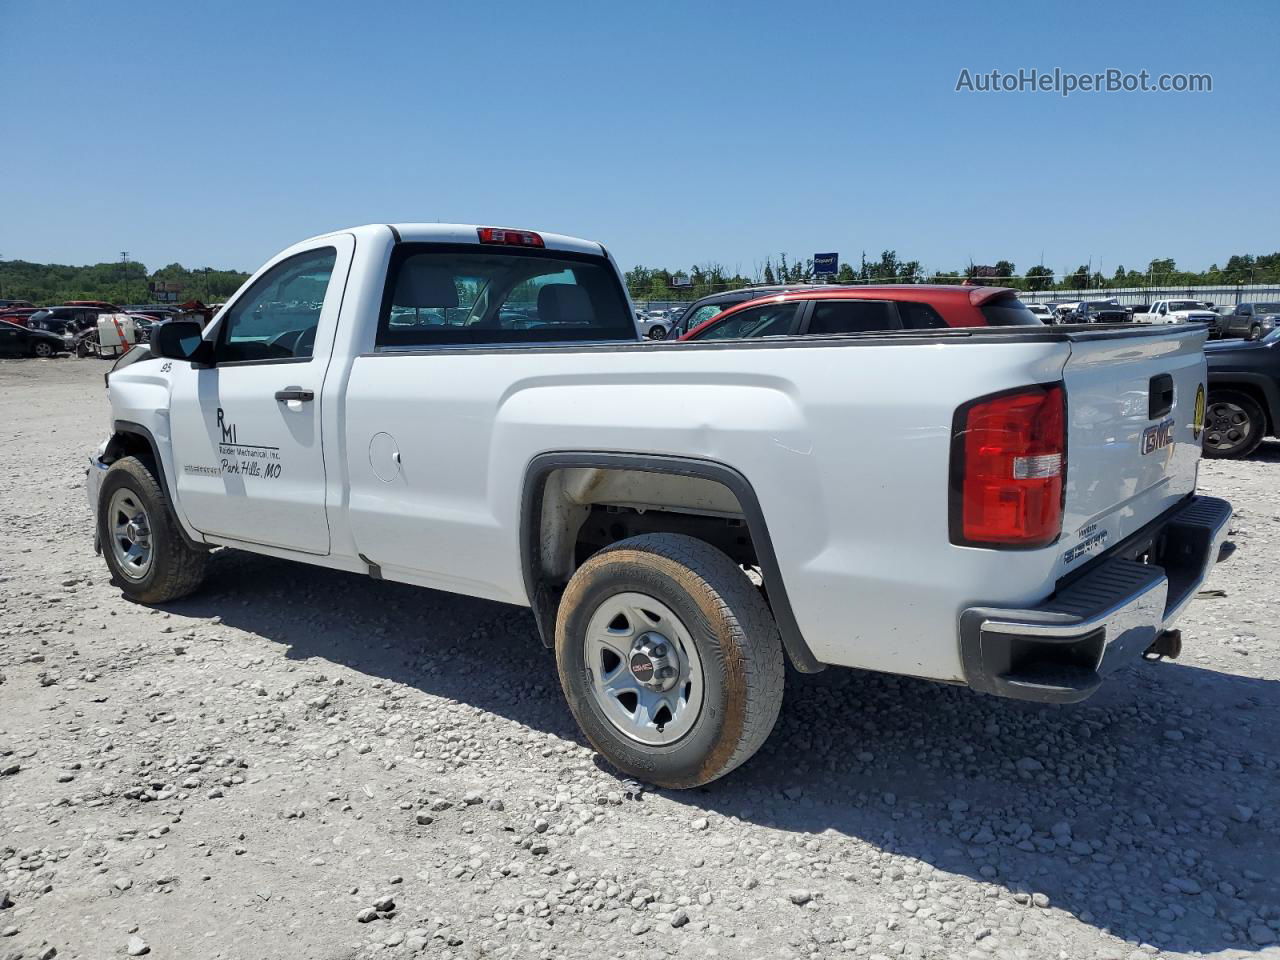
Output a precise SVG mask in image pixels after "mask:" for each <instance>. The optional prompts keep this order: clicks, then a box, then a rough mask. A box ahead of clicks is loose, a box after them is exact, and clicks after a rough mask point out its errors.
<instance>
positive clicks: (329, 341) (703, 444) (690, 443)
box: [88, 224, 1231, 787]
mask: <svg viewBox="0 0 1280 960" xmlns="http://www.w3.org/2000/svg"><path fill="white" fill-rule="evenodd" d="M989 295H990V291H987V290H986V289H985V288H975V289H974V292H973V296H975V297H984V296H989ZM975 302H976V301H975ZM634 317H635V314H634V311H633V309H632V305H631V304H630V302H629V300H628V297H627V294H626V289H625V286H624V285H623V283H622V280H621V277H620V275H619V272H618V269H617V267H616V266H615V264H614V262H613V260H612V259H611V258H610V257H609V255H608V253H607V252H606V251H605V250H604V248H602V247H601V246H600V245H599V244H596V243H589V242H586V241H582V240H574V239H571V238H569V237H563V236H556V235H553V234H547V233H534V232H531V231H525V230H506V229H498V228H489V227H475V226H451V225H440V224H434V225H396V226H389V225H373V226H363V227H356V228H353V229H350V230H342V231H339V232H336V233H332V234H328V235H325V236H321V237H316V238H314V239H311V240H307V241H305V242H303V243H300V244H297V245H296V246H294V247H291V248H290V249H288V250H285V251H284V252H283V253H281V254H279V255H278V256H277V257H275V258H274V259H272V260H271V261H270V262H268V263H267V264H266V265H265V266H264V267H263V268H262V269H261V270H259V271H258V272H257V273H256V274H255V275H254V276H253V277H251V278H250V279H249V281H248V282H247V283H246V284H245V285H244V286H243V287H242V288H241V289H240V291H239V292H238V293H237V294H236V295H235V296H234V297H232V298H231V299H230V300H229V301H228V303H227V304H226V305H225V306H224V307H223V308H222V310H221V311H219V313H218V314H217V315H216V316H215V317H214V319H213V320H212V322H211V323H209V324H208V325H207V326H206V327H204V328H203V329H202V328H201V326H200V325H199V324H195V323H189V322H182V321H171V322H169V323H165V324H162V325H160V326H159V327H157V329H156V335H155V337H154V342H153V343H152V344H151V345H150V348H149V354H148V352H144V351H133V354H134V355H135V356H137V357H141V358H142V359H137V360H136V361H135V362H131V363H128V365H125V363H126V361H121V364H120V365H118V367H117V369H115V370H114V371H113V372H112V373H111V374H110V375H109V379H108V389H109V395H110V402H111V410H112V423H111V430H110V435H109V437H108V438H107V440H106V441H105V442H104V443H103V444H102V446H101V447H100V448H99V449H98V450H97V452H96V453H94V455H93V456H92V457H91V458H90V468H89V488H88V495H89V501H90V503H91V505H92V506H93V508H94V509H95V511H96V539H97V542H98V544H99V545H100V548H101V551H102V553H103V555H104V557H105V560H106V563H107V565H108V567H109V568H110V570H111V573H112V576H113V578H114V580H115V582H116V583H117V584H118V585H119V586H120V587H121V589H122V590H123V592H124V594H125V595H126V596H127V597H129V598H132V599H134V600H136V601H138V602H141V603H152V604H154V603H164V602H167V601H170V600H174V599H176V598H178V597H181V596H183V595H184V594H187V593H190V592H191V591H193V590H195V589H196V588H197V587H198V586H199V585H200V582H201V578H202V576H203V574H204V570H205V565H206V559H207V555H208V552H209V551H210V550H211V549H213V548H216V547H220V546H226V547H233V548H237V549H240V550H247V551H252V552H256V553H262V554H267V555H271V556H275V557H285V558H290V559H294V560H299V561H302V562H304V563H311V564H317V565H320V566H325V567H332V568H336V569H340V570H347V571H352V572H354V573H359V574H365V575H368V576H371V577H380V578H386V579H388V580H396V581H401V582H405V583H411V584H420V585H422V586H425V587H432V588H436V589H440V590H448V591H454V592H457V593H464V594H470V595H474V596H478V597H487V598H490V599H493V600H498V601H503V602H507V603H513V604H522V605H526V606H529V607H531V608H532V609H533V614H534V620H535V622H536V625H537V629H538V632H539V633H540V635H541V638H542V641H543V642H544V643H546V644H547V645H548V646H550V647H554V649H555V656H556V660H557V663H558V668H559V675H560V682H561V685H562V687H563V690H564V693H565V696H566V698H567V700H568V705H569V708H570V710H571V711H572V712H573V715H574V717H575V718H576V719H577V721H578V723H579V724H580V726H581V728H582V730H583V731H584V733H585V734H586V736H587V738H588V739H589V740H590V741H591V743H592V744H593V745H594V746H595V747H596V748H597V749H598V750H599V751H600V752H601V753H602V754H603V755H604V756H605V757H607V758H608V759H609V760H610V761H611V762H612V763H614V764H615V765H616V766H617V767H619V768H620V769H622V770H624V771H626V772H627V773H628V774H631V775H634V776H637V777H641V778H643V779H646V780H649V781H651V782H654V783H657V784H660V785H664V786H671V787H690V786H694V785H697V784H702V783H706V782H707V781H710V780H713V779H715V778H716V777H719V776H722V775H723V774H725V773H726V772H728V771H729V770H732V769H733V768H734V767H736V766H737V765H739V764H740V763H742V762H743V761H744V760H746V759H747V758H748V757H749V756H751V754H752V753H753V752H754V751H755V750H756V749H757V748H759V747H760V745H761V744H762V743H763V742H764V740H765V738H766V737H767V736H768V734H769V731H770V729H771V728H772V726H773V724H774V721H775V719H776V717H777V714H778V710H779V707H780V705H781V701H782V691H783V675H784V657H785V658H786V659H788V660H789V661H790V662H791V663H792V664H793V665H794V667H795V668H796V669H798V670H800V671H806V672H812V671H817V670H820V669H822V668H823V667H824V666H825V665H836V666H847V667H860V668H865V669H871V670H880V671H888V672H892V673H900V674H910V675H914V676H918V677H927V678H932V679H935V680H939V681H945V682H952V683H963V684H968V685H969V686H970V687H973V688H974V689H976V690H979V691H982V692H985V693H990V694H996V695H1001V696H1006V697H1017V698H1023V699H1030V700H1038V701H1042V702H1059V703H1062V702H1074V701H1078V700H1081V699H1083V698H1085V697H1087V696H1089V695H1090V694H1091V693H1092V692H1093V691H1094V690H1095V689H1096V688H1097V687H1098V686H1099V684H1100V683H1101V682H1102V678H1103V677H1104V675H1106V674H1107V673H1109V672H1111V671H1113V670H1114V669H1115V668H1116V667H1118V666H1121V665H1122V664H1125V663H1129V662H1132V661H1135V660H1137V659H1138V658H1139V657H1141V656H1143V655H1144V654H1146V655H1149V656H1152V657H1158V656H1160V655H1176V654H1177V652H1178V648H1179V645H1180V640H1179V637H1178V635H1177V632H1176V631H1174V630H1172V629H1170V628H1171V624H1172V623H1173V621H1174V620H1175V618H1176V617H1177V616H1178V614H1179V612H1180V611H1181V610H1182V608H1183V607H1184V605H1185V604H1186V603H1188V602H1189V600H1190V599H1191V597H1192V596H1193V595H1194V593H1195V590H1196V587H1197V585H1198V584H1199V583H1200V582H1201V581H1202V580H1203V579H1204V577H1205V576H1206V574H1207V572H1208V571H1209V569H1210V567H1211V565H1212V564H1213V563H1214V562H1215V561H1216V560H1217V559H1218V557H1219V552H1220V547H1221V546H1222V542H1223V538H1224V536H1225V533H1226V530H1227V523H1228V521H1229V518H1230V516H1231V508H1230V505H1229V504H1227V503H1226V502H1225V501H1222V500H1218V499H1214V498H1211V497H1203V496H1197V495H1196V493H1195V487H1196V474H1197V469H1198V464H1199V458H1200V435H1201V431H1202V428H1203V423H1204V389H1205V361H1204V353H1203V350H1202V346H1203V343H1204V337H1205V332H1204V328H1203V327H1199V326H1194V325H1184V326H1179V327H1134V326H1133V325H1124V326H1123V327H1121V328H1114V327H1110V326H1107V325H1089V326H1087V327H1071V326H1055V327H1040V326H1010V327H989V328H966V329H924V330H897V331H881V332H872V333H862V334H842V335H831V336H809V337H782V338H776V339H769V340H756V341H728V342H719V341H709V342H691V343H665V342H652V341H649V342H646V341H643V340H642V339H641V338H640V336H639V335H638V333H637V330H636V326H635V319H634ZM655 404H657V405H658V406H660V407H661V408H662V409H663V410H664V411H666V412H667V413H666V414H665V415H664V416H662V417H659V418H654V417H651V416H647V415H644V414H643V413H642V411H644V410H646V409H652V407H653V406H654V405H655Z"/></svg>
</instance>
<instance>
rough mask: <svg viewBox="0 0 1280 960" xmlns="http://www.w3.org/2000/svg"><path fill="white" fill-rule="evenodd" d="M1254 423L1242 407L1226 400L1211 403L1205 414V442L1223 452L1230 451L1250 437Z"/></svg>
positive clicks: (1206, 444)
mask: <svg viewBox="0 0 1280 960" xmlns="http://www.w3.org/2000/svg"><path fill="white" fill-rule="evenodd" d="M1252 426H1253V424H1252V422H1251V421H1250V419H1249V414H1247V413H1246V412H1245V411H1244V410H1243V409H1242V408H1241V407H1238V406H1236V405H1235V404H1234V403H1230V402H1229V401H1226V400H1219V401H1217V402H1216V403H1211V404H1209V412H1208V414H1207V415H1206V416H1205V424H1204V444H1205V446H1206V447H1212V448H1213V449H1214V450H1217V451H1220V452H1221V453H1230V452H1231V451H1232V450H1234V449H1236V447H1238V446H1240V445H1241V444H1242V443H1244V442H1245V440H1246V439H1248V437H1249V432H1250V430H1251V428H1252Z"/></svg>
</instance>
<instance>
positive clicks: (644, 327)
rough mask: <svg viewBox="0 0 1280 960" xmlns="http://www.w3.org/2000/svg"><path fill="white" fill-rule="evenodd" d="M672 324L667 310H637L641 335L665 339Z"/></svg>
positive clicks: (637, 326)
mask: <svg viewBox="0 0 1280 960" xmlns="http://www.w3.org/2000/svg"><path fill="white" fill-rule="evenodd" d="M670 325H671V324H670V321H669V320H668V319H667V312H666V311H665V310H637V311H636V328H637V329H638V330H639V331H640V336H642V337H646V338H648V339H649V340H662V339H665V338H666V336H667V329H668V328H669V327H670Z"/></svg>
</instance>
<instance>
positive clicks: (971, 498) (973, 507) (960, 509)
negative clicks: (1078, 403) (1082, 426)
mask: <svg viewBox="0 0 1280 960" xmlns="http://www.w3.org/2000/svg"><path fill="white" fill-rule="evenodd" d="M1066 473H1067V434H1066V394H1065V393H1064V391H1063V389H1062V385H1061V384H1050V385H1047V386H1044V385H1042V386H1034V387H1025V388H1019V389H1017V390H1011V391H1006V392H1004V393H997V394H992V395H991V396H989V397H980V398H978V399H977V400H973V401H970V402H969V403H966V404H965V405H964V406H962V407H961V408H960V409H959V410H957V411H956V415H955V420H954V422H953V425H952V435H951V542H952V543H956V544H960V545H962V546H968V547H1006V548H1008V547H1014V548H1017V547H1021V548H1024V549H1030V548H1034V547H1043V546H1046V545H1048V544H1050V543H1053V542H1054V541H1055V540H1057V539H1058V535H1059V534H1060V533H1061V532H1062V482H1063V479H1064V477H1065V476H1066Z"/></svg>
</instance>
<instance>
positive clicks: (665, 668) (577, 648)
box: [556, 534, 784, 789]
mask: <svg viewBox="0 0 1280 960" xmlns="http://www.w3.org/2000/svg"><path fill="white" fill-rule="evenodd" d="M556 662H557V665H558V667H559V672H560V685H561V686H562V687H563V689H564V693H565V697H566V699H567V700H568V702H569V709H570V710H571V711H572V712H573V716H574V719H576V720H577V722H578V726H579V727H581V728H582V731H583V733H584V734H586V736H587V739H588V740H590V741H591V745H592V746H593V747H595V748H596V750H598V751H599V752H600V753H601V754H602V755H603V756H604V757H605V758H606V759H607V760H608V761H609V762H610V763H612V764H613V765H614V766H615V767H617V768H618V769H619V770H621V771H623V772H624V773H627V774H629V775H631V776H634V777H637V778H639V779H641V780H646V781H648V782H650V783H654V784H657V785H658V786H662V787H672V788H677V789H681V788H688V787H696V786H700V785H701V784H704V783H708V782H710V781H712V780H715V779H716V778H717V777H722V776H724V775H725V774H726V773H728V772H729V771H731V770H733V769H734V768H735V767H737V766H738V765H739V764H741V763H743V762H744V761H746V760H747V759H748V758H749V757H751V756H752V754H754V753H755V752H756V751H757V750H759V749H760V747H761V745H763V744H764V741H765V740H766V739H767V738H768V736H769V733H770V731H771V730H772V729H773V725H774V723H775V721H776V720H777V718H778V711H779V709H780V708H781V706H782V689H783V679H784V667H783V654H782V644H781V641H780V639H779V637H778V628H777V625H776V624H775V623H774V620H773V616H772V614H771V613H770V612H769V608H768V606H767V605H766V604H765V602H764V599H763V597H762V596H761V595H760V591H759V590H757V589H756V587H755V586H754V585H753V584H752V583H751V581H750V580H748V579H747V577H746V575H745V574H744V573H743V572H742V570H741V569H740V568H739V567H738V566H737V565H736V564H735V563H734V562H733V561H732V560H730V559H729V558H728V557H727V556H726V555H725V554H723V553H721V552H720V551H719V550H717V549H715V548H714V547H712V546H711V545H710V544H707V543H705V542H703V541H701V540H697V539H695V538H693V537H687V536H683V535H677V534H646V535H644V536H639V537H631V538H629V539H627V540H622V541H619V542H618V543H616V544H614V545H612V546H610V547H606V548H605V549H604V550H601V551H599V552H598V553H596V554H594V555H592V556H591V557H590V558H589V559H588V560H587V561H586V563H584V564H583V565H582V566H581V567H580V568H579V569H578V571H577V573H575V574H574V576H573V579H572V580H570V581H569V586H568V588H567V589H566V590H565V593H564V596H563V598H562V599H561V601H560V610H559V614H558V616H557V620H556Z"/></svg>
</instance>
